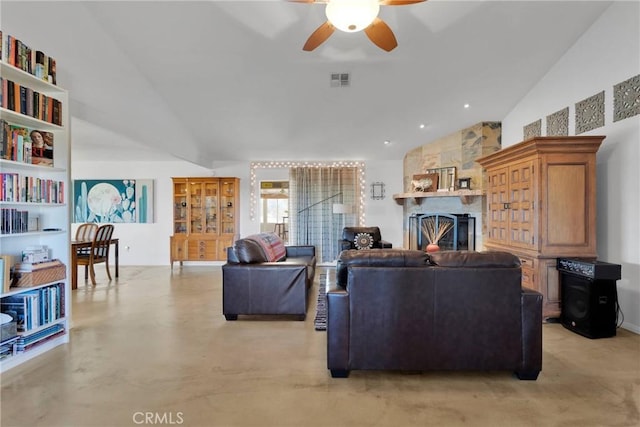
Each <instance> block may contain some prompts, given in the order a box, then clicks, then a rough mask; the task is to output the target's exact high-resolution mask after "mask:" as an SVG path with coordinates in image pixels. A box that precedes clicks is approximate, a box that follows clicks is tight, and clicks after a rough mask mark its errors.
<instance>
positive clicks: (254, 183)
mask: <svg viewBox="0 0 640 427" xmlns="http://www.w3.org/2000/svg"><path fill="white" fill-rule="evenodd" d="M364 166H365V164H364V162H361V161H329V162H294V161H264V162H251V163H250V172H249V181H250V182H249V184H250V185H251V195H250V198H249V203H250V205H251V206H250V208H249V209H250V210H249V217H250V218H251V221H255V220H256V211H257V207H258V194H259V193H260V189H259V188H258V178H257V177H256V170H257V169H291V168H316V169H319V168H357V170H358V177H359V178H358V180H359V183H360V195H359V197H358V199H359V201H358V204H359V206H360V217H359V218H358V222H359V224H358V225H362V224H364V223H365V214H364V203H365V200H366V185H365V183H366V180H365V170H364Z"/></svg>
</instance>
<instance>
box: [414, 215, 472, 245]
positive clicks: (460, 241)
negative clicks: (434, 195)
mask: <svg viewBox="0 0 640 427" xmlns="http://www.w3.org/2000/svg"><path fill="white" fill-rule="evenodd" d="M427 218H432V219H433V220H434V221H435V224H436V227H439V226H440V225H441V224H444V223H445V222H448V223H451V224H452V227H451V229H449V230H448V231H447V232H446V233H445V234H444V235H443V236H442V237H441V238H440V240H439V241H438V246H440V250H442V251H462V250H469V251H474V250H475V249H476V219H475V217H472V216H470V215H469V214H445V213H424V214H413V215H411V216H410V217H409V249H416V250H421V251H424V250H426V249H427V245H428V244H429V240H428V239H427V236H426V235H425V233H424V232H423V224H424V223H425V222H426V220H427Z"/></svg>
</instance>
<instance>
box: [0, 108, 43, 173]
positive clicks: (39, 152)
mask: <svg viewBox="0 0 640 427" xmlns="http://www.w3.org/2000/svg"><path fill="white" fill-rule="evenodd" d="M54 140H55V135H54V134H53V132H47V131H44V130H40V129H33V128H28V127H24V126H19V125H14V124H11V123H9V122H7V121H6V120H4V119H0V158H2V159H5V160H13V161H15V162H21V163H30V164H34V165H41V166H53V145H54Z"/></svg>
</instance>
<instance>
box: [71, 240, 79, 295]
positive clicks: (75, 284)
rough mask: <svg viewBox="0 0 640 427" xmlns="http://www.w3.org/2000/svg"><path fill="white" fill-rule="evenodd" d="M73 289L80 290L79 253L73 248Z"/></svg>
mask: <svg viewBox="0 0 640 427" xmlns="http://www.w3.org/2000/svg"><path fill="white" fill-rule="evenodd" d="M71 289H72V290H73V289H78V251H77V250H76V249H74V248H71Z"/></svg>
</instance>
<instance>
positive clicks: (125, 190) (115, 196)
mask: <svg viewBox="0 0 640 427" xmlns="http://www.w3.org/2000/svg"><path fill="white" fill-rule="evenodd" d="M73 200H74V206H73V222H76V223H80V222H95V223H112V224H117V223H151V222H153V180H152V179H103V180H97V179H80V180H75V181H73Z"/></svg>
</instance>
